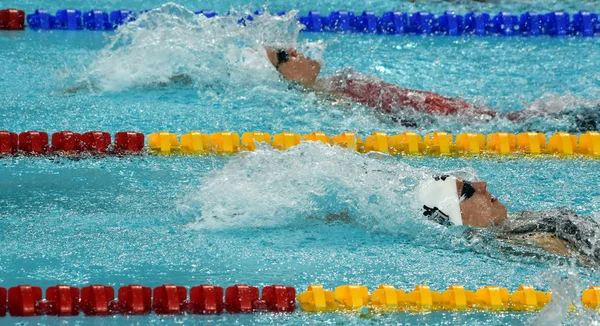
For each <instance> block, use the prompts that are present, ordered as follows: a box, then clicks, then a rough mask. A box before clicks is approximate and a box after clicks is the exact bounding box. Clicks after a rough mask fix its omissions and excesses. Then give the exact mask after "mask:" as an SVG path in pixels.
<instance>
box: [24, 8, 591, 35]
mask: <svg viewBox="0 0 600 326" xmlns="http://www.w3.org/2000/svg"><path fill="white" fill-rule="evenodd" d="M144 12H147V10H146V11H139V12H136V11H132V10H116V11H112V12H110V14H108V13H107V12H103V11H101V10H91V11H87V12H84V13H82V11H81V10H76V9H62V10H58V11H57V12H56V14H55V15H51V14H50V13H48V11H46V10H44V9H37V10H36V11H35V12H34V13H32V14H29V15H27V23H28V26H29V28H31V29H41V30H52V29H57V30H81V29H87V30H97V31H107V30H113V29H115V28H117V27H118V26H119V25H122V24H125V23H127V22H129V21H132V20H135V19H136V17H137V16H138V15H139V14H142V13H144ZM195 13H196V14H197V15H204V16H205V17H207V18H212V17H216V16H218V13H217V12H216V11H212V10H200V11H196V12H195ZM263 14H265V11H262V10H257V11H255V12H253V13H252V14H250V15H247V16H246V17H243V18H241V19H240V20H239V23H240V24H246V22H248V21H252V20H254V18H255V17H256V16H259V15H263ZM285 14H286V11H281V12H278V13H277V15H285ZM225 15H229V13H226V14H225ZM297 19H298V20H299V22H300V23H301V24H303V25H304V26H305V28H304V29H303V31H305V32H334V33H368V34H394V35H397V34H400V35H402V34H416V35H448V36H460V35H476V36H541V35H548V36H569V35H575V36H583V37H593V36H596V35H600V21H599V20H598V14H596V13H591V12H587V11H579V12H577V13H575V14H573V15H572V16H571V15H570V14H569V13H567V12H549V13H537V12H525V13H522V14H520V15H515V14H512V13H509V12H499V13H497V14H492V15H491V14H489V13H485V12H468V13H466V14H465V15H459V14H457V13H456V12H454V11H445V12H444V13H443V14H441V15H439V16H435V15H434V14H433V13H430V12H415V13H406V12H399V11H388V12H384V13H383V14H382V15H381V16H377V15H375V13H374V12H372V11H363V12H362V13H361V14H360V15H359V14H355V13H354V12H352V11H346V10H339V11H333V12H331V13H329V14H327V15H323V14H321V12H319V11H314V10H311V11H309V12H308V14H307V15H306V16H297Z"/></svg>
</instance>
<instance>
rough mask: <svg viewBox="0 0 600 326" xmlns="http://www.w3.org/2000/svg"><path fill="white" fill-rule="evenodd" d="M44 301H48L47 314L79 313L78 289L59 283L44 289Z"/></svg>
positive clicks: (66, 314) (64, 314) (75, 314)
mask: <svg viewBox="0 0 600 326" xmlns="http://www.w3.org/2000/svg"><path fill="white" fill-rule="evenodd" d="M46 301H47V302H48V303H49V309H48V312H47V314H48V315H51V316H77V315H79V289H78V288H76V287H73V286H69V285H65V284H59V285H56V286H51V287H49V288H47V289H46Z"/></svg>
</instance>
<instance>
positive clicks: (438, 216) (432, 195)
mask: <svg viewBox="0 0 600 326" xmlns="http://www.w3.org/2000/svg"><path fill="white" fill-rule="evenodd" d="M417 199H418V202H419V205H421V206H422V213H423V216H425V217H427V218H428V219H430V220H432V221H434V222H436V223H439V224H442V225H444V226H448V227H451V226H461V225H462V226H468V227H470V228H472V229H481V228H486V229H487V231H491V232H492V233H494V234H495V237H496V239H499V240H501V241H505V242H508V243H509V244H515V245H519V246H525V247H527V246H533V247H537V248H539V249H543V250H545V251H547V252H550V253H552V254H556V255H559V256H576V257H579V258H581V257H582V256H585V257H586V258H587V259H588V260H592V261H595V262H596V264H598V263H600V247H598V245H600V243H598V240H597V237H598V236H600V225H599V224H598V223H597V222H596V221H594V220H593V219H591V218H590V217H586V216H579V215H577V214H576V213H575V212H573V211H571V210H567V209H563V208H559V209H554V210H550V211H541V212H534V211H524V212H519V213H516V214H510V215H509V214H508V210H507V208H506V206H504V205H503V204H502V203H501V202H500V201H499V200H498V198H496V197H495V196H494V195H492V194H491V193H490V192H489V191H488V190H487V183H486V182H484V181H473V182H470V181H467V180H464V179H462V178H459V177H455V176H451V175H443V176H437V177H434V178H432V179H431V180H427V181H425V182H423V183H421V185H420V186H419V187H418V189H417Z"/></svg>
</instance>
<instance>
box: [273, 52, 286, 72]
mask: <svg viewBox="0 0 600 326" xmlns="http://www.w3.org/2000/svg"><path fill="white" fill-rule="evenodd" d="M289 60H290V54H289V53H287V51H286V50H277V64H276V65H275V69H277V70H279V65H281V64H283V63H286V62H288V61H289Z"/></svg>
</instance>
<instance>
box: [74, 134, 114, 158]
mask: <svg viewBox="0 0 600 326" xmlns="http://www.w3.org/2000/svg"><path fill="white" fill-rule="evenodd" d="M81 142H82V150H84V151H88V152H96V153H106V152H108V147H109V146H110V143H111V138H110V134H109V133H108V132H105V131H89V132H85V133H83V134H82V135H81Z"/></svg>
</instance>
